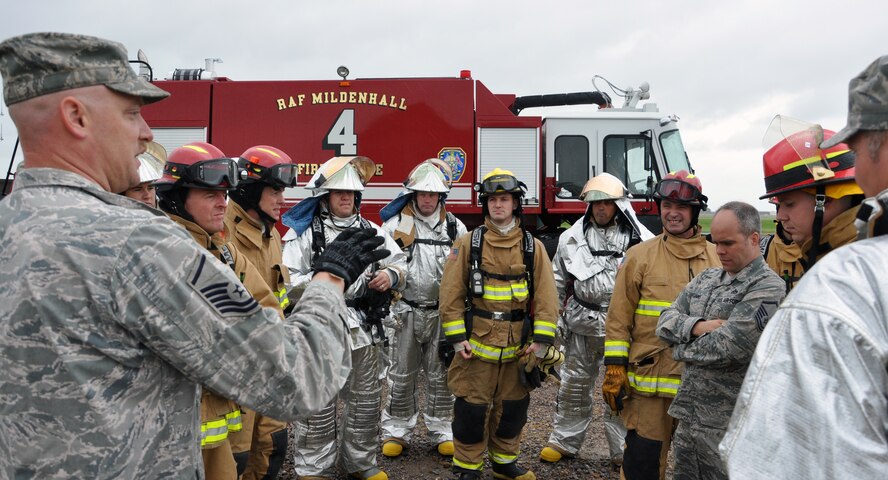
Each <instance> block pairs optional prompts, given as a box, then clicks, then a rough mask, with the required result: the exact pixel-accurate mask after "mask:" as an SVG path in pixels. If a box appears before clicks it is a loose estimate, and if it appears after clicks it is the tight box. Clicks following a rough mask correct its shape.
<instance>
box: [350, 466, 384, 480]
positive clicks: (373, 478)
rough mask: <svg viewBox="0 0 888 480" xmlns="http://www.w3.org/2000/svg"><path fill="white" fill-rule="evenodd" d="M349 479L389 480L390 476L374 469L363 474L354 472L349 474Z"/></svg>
mask: <svg viewBox="0 0 888 480" xmlns="http://www.w3.org/2000/svg"><path fill="white" fill-rule="evenodd" d="M348 477H349V478H354V479H357V480H388V478H389V477H388V474H386V473H385V472H383V471H382V470H380V469H378V468H376V467H374V468H371V469H368V470H364V471H363V472H354V473H349V474H348Z"/></svg>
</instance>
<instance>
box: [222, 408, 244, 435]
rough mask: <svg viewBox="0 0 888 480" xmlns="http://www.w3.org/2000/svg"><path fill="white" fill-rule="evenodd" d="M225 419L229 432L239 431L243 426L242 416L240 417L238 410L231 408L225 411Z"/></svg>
mask: <svg viewBox="0 0 888 480" xmlns="http://www.w3.org/2000/svg"><path fill="white" fill-rule="evenodd" d="M225 419H226V420H227V421H228V431H229V432H239V431H241V429H242V428H244V422H243V418H241V411H240V410H233V411H231V412H228V413H226V414H225Z"/></svg>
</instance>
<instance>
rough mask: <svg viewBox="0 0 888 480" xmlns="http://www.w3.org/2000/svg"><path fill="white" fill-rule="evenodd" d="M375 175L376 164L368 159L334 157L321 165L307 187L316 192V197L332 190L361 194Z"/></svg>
mask: <svg viewBox="0 0 888 480" xmlns="http://www.w3.org/2000/svg"><path fill="white" fill-rule="evenodd" d="M375 173H376V164H375V163H373V160H370V159H369V158H367V157H333V158H331V159H330V160H327V161H326V162H324V164H323V165H321V168H319V169H318V171H317V172H315V174H314V175H313V176H312V177H311V179H310V180H309V181H308V183H307V184H306V185H305V186H306V187H307V188H309V189H310V190H314V191H315V195H320V194H322V193H326V192H328V191H330V190H352V191H356V192H360V191H362V190H364V185H367V182H369V181H370V178H372V177H373V175H374V174H375Z"/></svg>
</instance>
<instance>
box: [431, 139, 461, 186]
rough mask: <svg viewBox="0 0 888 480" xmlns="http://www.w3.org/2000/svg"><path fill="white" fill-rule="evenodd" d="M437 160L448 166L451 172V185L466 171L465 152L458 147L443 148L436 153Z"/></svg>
mask: <svg viewBox="0 0 888 480" xmlns="http://www.w3.org/2000/svg"><path fill="white" fill-rule="evenodd" d="M438 158H439V159H441V160H442V161H444V162H447V164H448V165H450V169H451V170H452V171H453V178H451V179H450V181H451V183H456V182H458V181H459V179H460V178H462V176H463V172H465V170H466V151H465V150H463V149H461V148H459V147H445V148H442V149H441V151H440V152H438Z"/></svg>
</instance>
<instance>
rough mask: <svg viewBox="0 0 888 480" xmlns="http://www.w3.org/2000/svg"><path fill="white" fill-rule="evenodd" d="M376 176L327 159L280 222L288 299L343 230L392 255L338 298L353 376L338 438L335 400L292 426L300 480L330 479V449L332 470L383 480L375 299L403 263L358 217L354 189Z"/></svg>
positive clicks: (399, 276)
mask: <svg viewBox="0 0 888 480" xmlns="http://www.w3.org/2000/svg"><path fill="white" fill-rule="evenodd" d="M375 171H376V165H375V164H374V163H373V161H372V160H370V159H369V158H367V157H334V158H332V159H330V160H328V161H327V162H325V163H324V164H323V165H321V168H319V169H318V172H317V173H316V174H315V175H314V176H313V177H312V178H311V179H310V180H309V181H308V185H307V187H308V188H309V189H311V190H312V191H313V192H314V195H313V196H312V197H309V198H306V199H305V200H302V201H301V202H299V204H297V205H296V206H294V207H293V208H291V209H290V210H289V211H288V212H287V213H285V214H284V215H283V217H282V221H283V223H284V225H286V226H288V227H290V230H289V231H288V232H287V233H286V235H284V238H283V240H284V249H283V250H284V251H283V261H284V264H285V265H286V266H287V268H288V270H289V272H290V280H291V282H292V284H291V288H290V291H291V293H292V294H293V295H294V296H295V297H298V296H300V295H301V293H302V291H303V290H304V288H305V286H306V285H307V284H308V281H309V279H310V278H311V273H312V263H313V261H314V259H315V258H316V257H317V256H318V255H320V253H321V252H322V251H323V249H324V246H325V245H329V244H330V242H332V241H333V240H334V239H335V238H336V237H337V236H338V235H339V234H340V233H341V232H342V231H343V230H345V229H346V228H349V227H363V228H375V229H376V230H377V232H379V235H381V236H382V237H383V238H385V243H384V244H383V245H385V247H381V248H386V249H388V250H389V251H390V252H392V253H391V254H390V255H389V256H388V257H386V258H384V259H382V260H381V261H380V262H378V263H376V264H373V265H371V266H370V267H368V269H367V270H366V272H365V274H364V275H362V276H361V277H360V278H358V279H357V280H356V281H355V282H354V283H353V284H352V285H351V287H350V288H349V289H348V290H347V291H346V292H345V299H346V305H347V306H348V309H347V311H348V318H347V322H348V325H349V328H350V335H349V344H350V346H351V349H352V371H351V374H350V375H349V378H348V380H347V381H346V383H345V386H344V387H343V388H342V390H341V391H340V395H339V396H340V398H341V399H342V400H343V401H344V402H345V410H344V411H343V414H342V417H343V418H342V420H341V422H342V423H341V425H340V428H339V434H338V435H337V432H336V401H333V402H331V403H330V405H328V406H327V407H325V408H324V409H323V410H322V411H321V412H320V413H319V414H317V415H314V416H311V417H308V418H306V419H303V420H300V421H298V422H296V428H295V434H294V440H295V441H294V444H295V450H296V455H295V464H296V473H297V474H298V475H299V476H300V478H303V479H306V478H312V479H317V478H334V477H335V476H336V463H337V450H338V452H339V460H338V464H339V467H340V468H341V469H342V470H343V471H344V472H346V473H348V476H349V477H350V478H357V479H362V480H386V479H388V475H386V473H385V472H383V471H382V470H380V469H379V467H378V466H377V462H376V452H377V448H378V447H377V446H378V445H379V443H378V442H379V438H378V435H379V408H380V399H381V396H382V385H381V382H380V371H381V368H382V366H381V365H380V349H382V348H384V343H385V341H386V340H385V334H384V329H383V324H382V318H381V317H382V316H385V315H387V314H388V307H389V305H390V302H391V297H386V296H383V297H382V299H381V300H380V298H381V297H380V296H379V295H383V294H385V293H387V292H388V291H389V290H392V289H394V290H401V289H403V288H404V284H405V273H406V270H407V263H406V256H405V255H404V253H403V252H402V251H401V249H400V248H399V247H398V245H397V244H396V243H395V241H394V240H392V238H391V237H390V236H389V235H388V234H386V233H385V232H384V231H383V230H382V228H381V227H379V226H378V225H375V224H373V223H372V222H370V221H368V220H366V219H364V218H362V217H361V215H360V213H359V208H360V202H361V191H363V190H364V185H365V184H366V183H367V182H368V181H369V179H370V178H371V177H372V176H373V174H374V172H375ZM380 308H382V309H383V310H384V313H382V314H381V313H380ZM337 438H338V439H339V441H340V444H339V445H338V448H337Z"/></svg>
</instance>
